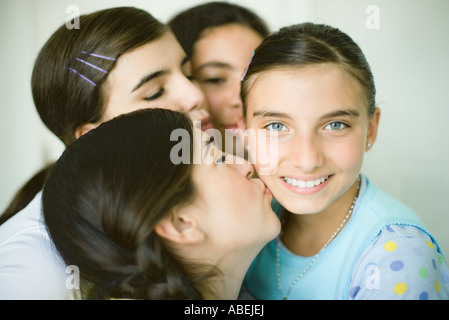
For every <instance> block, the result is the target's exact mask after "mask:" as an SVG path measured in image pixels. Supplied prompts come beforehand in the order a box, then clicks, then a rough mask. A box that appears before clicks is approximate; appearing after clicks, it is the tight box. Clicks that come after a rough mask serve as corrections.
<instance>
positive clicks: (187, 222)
mask: <svg viewBox="0 0 449 320" xmlns="http://www.w3.org/2000/svg"><path fill="white" fill-rule="evenodd" d="M154 231H155V232H156V234H157V235H159V236H160V237H162V238H164V239H167V240H169V241H171V242H173V243H175V244H194V243H198V242H201V241H202V240H203V239H204V233H203V232H202V231H201V230H200V228H199V227H198V224H197V223H196V221H195V220H194V219H193V218H192V217H191V216H190V215H188V214H176V213H173V212H171V213H170V214H168V215H167V216H166V217H165V218H164V219H162V220H161V221H160V222H159V223H158V224H157V225H156V226H155V228H154Z"/></svg>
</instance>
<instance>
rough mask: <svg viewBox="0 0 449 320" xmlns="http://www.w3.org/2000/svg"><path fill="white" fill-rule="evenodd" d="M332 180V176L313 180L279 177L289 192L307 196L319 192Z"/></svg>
mask: <svg viewBox="0 0 449 320" xmlns="http://www.w3.org/2000/svg"><path fill="white" fill-rule="evenodd" d="M331 178H332V175H328V176H321V177H319V178H315V179H307V180H305V179H304V180H301V179H295V178H289V177H281V180H282V183H283V184H284V185H285V186H286V187H287V188H288V189H289V190H291V191H293V192H295V193H297V194H302V195H309V194H314V193H317V192H319V191H321V190H322V189H323V188H324V187H325V186H326V185H327V184H328V181H329V180H330V179H331Z"/></svg>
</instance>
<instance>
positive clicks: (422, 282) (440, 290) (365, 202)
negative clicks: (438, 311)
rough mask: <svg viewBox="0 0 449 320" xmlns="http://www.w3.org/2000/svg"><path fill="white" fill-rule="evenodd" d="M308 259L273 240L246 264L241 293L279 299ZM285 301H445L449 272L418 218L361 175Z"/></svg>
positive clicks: (448, 287) (256, 297) (261, 297)
mask: <svg viewBox="0 0 449 320" xmlns="http://www.w3.org/2000/svg"><path fill="white" fill-rule="evenodd" d="M276 247H278V250H279V254H280V262H281V264H280V271H281V277H280V281H281V286H282V294H281V292H280V291H279V288H278V286H277V277H276V272H277V270H276ZM312 259H313V257H302V256H298V255H296V254H294V253H292V252H290V251H289V250H288V249H287V248H286V247H285V246H284V245H283V244H282V242H281V241H280V239H279V238H277V239H275V240H273V241H271V242H270V243H269V244H267V245H266V246H265V247H264V249H262V251H261V253H260V254H259V255H258V256H257V258H256V259H255V261H254V262H253V264H252V265H251V267H250V269H249V271H248V273H247V275H246V278H245V282H244V288H245V290H246V291H247V292H248V293H249V294H250V295H251V296H253V297H254V298H255V299H262V300H277V299H282V297H283V296H286V295H287V291H288V288H289V287H290V285H291V284H292V282H293V281H294V280H295V279H296V278H297V277H298V275H299V273H301V271H302V270H304V269H305V268H306V267H307V266H308V265H309V263H310V261H311V260H312ZM288 299H449V270H448V267H447V264H446V261H445V259H444V257H443V256H442V254H441V251H440V250H439V247H438V244H437V243H436V241H435V240H434V239H433V237H432V236H431V234H430V233H429V232H428V231H427V230H426V228H425V226H424V224H423V223H422V221H421V220H420V219H419V218H418V217H417V215H416V214H415V213H414V212H413V211H412V210H411V209H409V208H407V207H406V206H404V205H403V204H401V203H399V202H397V201H396V200H394V199H392V198H391V197H389V196H387V195H386V194H384V193H383V192H381V191H380V190H378V189H377V188H376V187H375V186H374V185H373V184H372V183H371V182H370V181H369V180H368V179H367V178H366V177H363V176H362V184H361V188H360V193H359V198H358V200H357V202H356V204H355V207H354V212H353V215H352V217H351V218H350V220H349V221H348V223H347V225H346V226H345V228H344V229H343V230H342V231H341V232H340V234H339V235H338V236H337V237H336V238H335V239H334V240H333V241H332V242H331V243H330V245H329V246H328V247H327V248H326V249H324V250H323V251H322V252H321V253H320V254H319V256H318V258H317V259H316V261H315V262H314V263H313V265H312V267H311V269H310V270H308V271H307V272H306V273H305V274H304V276H303V277H302V278H301V279H300V280H299V281H298V282H297V283H296V284H295V286H294V287H293V289H292V291H291V293H290V294H289V296H288Z"/></svg>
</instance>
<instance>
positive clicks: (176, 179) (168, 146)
mask: <svg viewBox="0 0 449 320" xmlns="http://www.w3.org/2000/svg"><path fill="white" fill-rule="evenodd" d="M178 128H181V129H184V130H186V131H187V132H188V134H189V137H190V155H191V157H192V155H193V124H192V122H191V120H190V118H189V117H188V115H186V114H185V113H180V112H176V111H170V110H165V109H143V110H139V111H135V112H132V113H129V114H125V115H121V116H119V117H116V118H114V119H112V120H111V121H108V122H105V123H103V124H101V125H100V126H99V127H98V128H96V129H94V130H91V131H90V132H88V133H87V134H85V135H84V136H82V137H81V138H79V139H78V140H77V141H75V142H74V143H73V144H72V145H70V146H69V147H68V148H67V149H66V150H65V151H64V153H63V154H62V156H61V157H60V159H59V160H58V161H57V162H56V164H55V166H54V168H53V170H52V172H51V174H50V176H49V177H48V179H47V181H46V183H45V185H44V188H43V193H42V203H43V212H44V218H45V222H46V225H47V228H48V230H49V233H50V236H51V238H52V240H53V243H54V244H55V246H56V249H57V250H58V251H59V253H60V254H61V256H62V258H63V259H64V261H65V262H66V264H67V265H75V266H77V267H78V268H79V271H80V276H81V279H82V281H81V284H83V283H85V282H86V283H89V284H90V286H89V287H92V291H91V293H90V298H92V299H109V298H133V299H201V295H200V294H199V292H198V291H197V284H196V282H195V280H192V277H190V276H189V275H188V274H189V272H188V270H186V265H185V264H184V263H183V262H181V261H178V259H177V258H176V257H175V256H174V255H173V254H171V252H170V251H169V250H167V249H166V247H165V246H164V243H163V241H162V240H161V238H159V236H158V235H157V234H155V232H154V227H155V225H156V224H157V223H158V222H159V221H160V220H161V219H162V218H163V217H165V216H166V215H167V214H168V213H169V212H170V211H172V210H173V209H174V208H176V207H178V206H182V205H185V204H187V203H189V202H190V201H191V200H192V199H193V197H194V196H195V195H196V190H195V186H194V183H193V180H192V179H193V178H192V165H191V164H183V163H181V164H178V165H176V164H174V163H173V162H172V161H171V159H170V154H171V150H172V148H173V147H174V146H175V145H176V144H177V143H179V142H178V141H171V139H170V138H171V133H172V131H173V130H175V129H178ZM192 160H193V159H192V158H191V162H190V163H192ZM81 290H82V291H83V288H81Z"/></svg>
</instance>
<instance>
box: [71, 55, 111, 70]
mask: <svg viewBox="0 0 449 320" xmlns="http://www.w3.org/2000/svg"><path fill="white" fill-rule="evenodd" d="M76 60H78V61H80V62H82V63H85V64H87V65H88V66H90V67H92V68H95V69H97V70H100V71H101V72H104V73H108V72H107V71H106V70H103V69H101V68H99V67H97V66H94V65H93V64H91V63H89V62H87V61H84V60H83V59H80V58H76Z"/></svg>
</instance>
